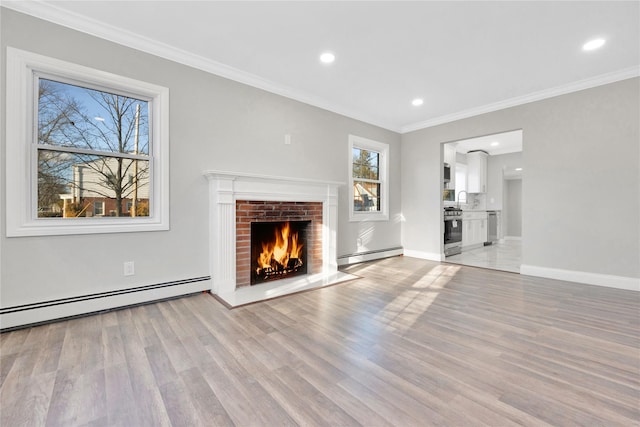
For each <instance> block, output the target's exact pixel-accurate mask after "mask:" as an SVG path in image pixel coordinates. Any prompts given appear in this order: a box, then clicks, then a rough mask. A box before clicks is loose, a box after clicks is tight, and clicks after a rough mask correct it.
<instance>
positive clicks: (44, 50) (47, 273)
mask: <svg viewBox="0 0 640 427" xmlns="http://www.w3.org/2000/svg"><path fill="white" fill-rule="evenodd" d="M1 13H2V16H1V40H2V63H3V64H4V62H5V59H6V46H12V47H15V48H18V49H24V50H28V51H31V52H35V53H39V54H43V55H48V56H51V57H55V58H58V59H62V60H65V61H70V62H74V63H77V64H81V65H85V66H89V67H93V68H97V69H100V70H104V71H108V72H112V73H116V74H120V75H123V76H126V77H131V78H135V79H139V80H144V81H148V82H150V83H154V84H159V85H162V86H166V87H168V88H169V90H170V116H171V122H170V191H171V195H170V196H171V203H170V209H171V230H170V231H167V232H148V233H121V234H107V235H88V236H54V237H33V238H31V237H29V238H24V237H22V238H6V230H5V224H4V223H3V224H2V238H1V240H0V243H1V250H0V255H1V264H0V265H1V283H2V305H3V306H4V307H6V306H12V305H16V304H25V303H31V302H34V301H43V300H50V299H53V298H62V297H68V296H73V295H83V294H89V293H93V292H100V291H106V290H114V289H120V288H128V287H132V286H138V285H146V284H155V283H159V282H165V281H170V280H180V279H187V278H193V277H201V276H206V275H209V274H210V271H209V256H210V254H209V248H208V242H207V239H208V222H207V221H208V200H207V188H208V187H207V185H208V183H207V180H206V179H205V178H204V176H203V171H205V170H207V169H219V170H227V171H237V172H251V173H258V174H269V175H279V176H291V177H301V178H310V179H322V180H332V181H340V182H344V183H346V182H347V181H348V176H347V164H348V161H349V153H348V135H349V134H355V135H359V136H362V137H365V138H369V139H373V140H377V141H381V142H386V143H389V144H390V187H389V188H390V205H389V214H390V220H389V221H386V222H371V223H351V222H349V220H348V211H347V206H348V200H347V193H348V192H347V187H346V185H345V186H344V187H342V188H341V189H340V200H339V220H338V222H339V229H338V255H341V254H351V253H355V252H357V251H358V248H357V246H356V241H357V239H358V237H359V236H360V235H362V234H365V233H370V234H371V235H372V236H374V240H373V242H372V243H370V244H369V245H368V247H367V248H366V250H378V249H387V248H391V247H397V246H400V244H401V242H400V236H401V231H400V229H401V223H400V220H399V218H400V214H401V211H400V179H399V177H400V135H399V134H396V133H394V132H390V131H387V130H384V129H381V128H378V127H375V126H372V125H368V124H365V123H362V122H359V121H356V120H352V119H349V118H346V117H343V116H340V115H337V114H334V113H331V112H328V111H325V110H321V109H319V108H315V107H311V106H309V105H305V104H302V103H300V102H296V101H293V100H290V99H287V98H284V97H281V96H277V95H274V94H271V93H268V92H265V91H262V90H258V89H255V88H252V87H249V86H246V85H243V84H239V83H236V82H233V81H230V80H227V79H224V78H220V77H217V76H215V75H211V74H209V73H206V72H203V71H199V70H196V69H193V68H189V67H186V66H183V65H180V64H177V63H174V62H171V61H168V60H164V59H161V58H158V57H155V56H152V55H148V54H144V53H141V52H139V51H135V50H132V49H129V48H127V47H124V46H121V45H117V44H114V43H111V42H108V41H105V40H101V39H98V38H94V37H92V36H89V35H87V34H83V33H79V32H76V31H73V30H70V29H68V28H65V27H61V26H58V25H54V24H51V23H49V22H45V21H41V20H38V19H35V18H32V17H29V16H26V15H22V14H19V13H17V12H14V11H11V10H7V9H4V8H3V9H1ZM1 72H2V93H5V90H4V89H5V85H6V80H5V67H4V65H2V70H1ZM2 102H3V104H4V102H5V101H4V98H3V101H2ZM6 107H7V108H11V106H6ZM4 123H5V117H4V114H3V115H2V128H3V129H4ZM285 134H291V137H292V144H291V145H284V135H285ZM2 138H3V139H2V158H3V159H4V158H5V156H4V153H5V145H6V141H5V140H4V132H3V133H2ZM4 185H6V182H5V183H4ZM4 185H3V188H2V193H3V194H2V199H3V200H4V190H5V187H4ZM129 260H133V261H135V269H136V275H135V276H131V277H123V262H124V261H129Z"/></svg>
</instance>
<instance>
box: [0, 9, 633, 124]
mask: <svg viewBox="0 0 640 427" xmlns="http://www.w3.org/2000/svg"><path fill="white" fill-rule="evenodd" d="M2 5H3V6H6V7H9V8H12V9H15V10H18V11H22V12H25V13H29V14H32V15H34V16H37V17H40V18H43V19H47V20H50V21H53V22H57V23H60V24H62V25H66V26H69V27H72V28H75V29H78V30H80V31H84V32H87V33H90V34H94V35H97V36H100V37H103V38H106V39H109V40H112V41H115V42H118V43H122V44H125V45H127V46H131V47H133V48H137V49H141V50H144V51H147V52H150V53H153V54H156V55H160V56H163V57H165V58H169V59H172V60H176V61H179V62H182V63H185V64H188V65H191V66H195V67H198V68H200V69H204V70H207V71H210V72H213V73H215V74H219V75H221V76H224V77H227V78H231V79H233V80H236V81H240V82H243V83H247V84H250V85H252V86H256V87H259V88H262V89H265V90H268V91H271V92H274V93H278V94H281V95H285V96H288V97H291V98H294V99H297V100H300V101H303V102H307V103H309V104H312V105H316V106H319V107H322V108H326V109H328V110H331V111H334V112H337V113H340V114H344V115H346V116H349V117H353V118H356V119H359V120H363V121H366V122H368V123H372V124H376V125H379V126H382V127H384V128H387V129H391V130H394V131H398V132H407V131H411V130H414V129H419V128H422V127H427V126H431V125H435V124H438V123H444V122H447V121H451V120H455V119H459V118H463V117H469V116H472V115H475V114H479V113H483V112H488V111H493V110H497V109H500V108H505V107H509V106H513V105H518V104H521V103H524V102H529V101H533V100H537V99H543V98H546V97H549V96H555V95H558V94H562V93H568V92H571V91H575V90H580V89H584V88H588V87H592V86H596V85H599V84H604V83H608V82H612V81H617V80H621V79H624V78H630V77H634V76H638V75H640V71H639V70H640V65H639V64H640V19H639V17H640V8H639V5H640V2H638V1H625V2H615V1H602V2H598V1H568V2H556V1H541V2H525V1H513V2H483V1H470V2H461V1H460V2H437V1H430V2H419V1H413V2H398V1H377V2H368V1H355V2H337V1H336V2H328V1H326V2H307V1H300V2H271V1H259V2H243V1H240V2H213V1H193V2H192V1H38V2H29V1H6V0H2ZM594 37H604V38H605V39H606V40H607V42H606V44H605V46H604V47H603V48H601V49H600V50H597V51H593V52H583V51H582V48H581V47H582V45H583V44H584V43H585V42H586V41H588V40H590V39H592V38H594ZM327 50H329V51H332V52H333V53H335V56H336V61H335V63H334V64H332V65H330V66H327V65H322V64H320V63H319V61H318V56H319V55H320V53H322V52H324V51H327ZM416 97H419V98H423V99H424V104H423V105H422V106H420V107H414V106H412V105H411V100H412V99H414V98H416Z"/></svg>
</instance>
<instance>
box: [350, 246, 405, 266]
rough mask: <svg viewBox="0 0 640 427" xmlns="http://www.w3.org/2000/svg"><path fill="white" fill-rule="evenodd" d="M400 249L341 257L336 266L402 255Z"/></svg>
mask: <svg viewBox="0 0 640 427" xmlns="http://www.w3.org/2000/svg"><path fill="white" fill-rule="evenodd" d="M403 252H404V251H403V249H402V248H393V249H383V250H380V251H371V252H363V253H359V254H349V255H342V256H340V257H338V265H348V264H357V263H359V262H365V261H374V260H376V259H382V258H389V257H392V256H398V255H402V254H403Z"/></svg>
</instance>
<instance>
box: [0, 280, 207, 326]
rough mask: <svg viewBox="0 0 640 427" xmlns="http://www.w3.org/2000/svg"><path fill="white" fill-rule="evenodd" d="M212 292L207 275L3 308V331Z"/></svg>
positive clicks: (0, 318)
mask: <svg viewBox="0 0 640 427" xmlns="http://www.w3.org/2000/svg"><path fill="white" fill-rule="evenodd" d="M210 289H211V278H210V277H208V276H207V277H200V278H195V279H187V280H180V281H174V282H168V283H161V284H157V285H148V286H140V287H138V288H131V289H124V290H118V291H113V292H103V293H97V294H91V295H80V296H77V297H71V298H65V299H60V300H52V301H42V302H38V303H32V304H23V305H18V306H13V307H4V308H2V309H0V330H7V329H13V328H17V327H22V326H27V325H34V324H39V323H45V322H50V321H54V320H57V319H64V318H67V317H74V316H79V315H84V314H90V313H96V312H101V311H105V310H111V309H115V308H119V307H126V306H131V305H137V304H143V303H147V302H152V301H156V300H162V299H166V298H172V297H177V296H181V295H187V294H191V293H195V292H200V291H208V290H210Z"/></svg>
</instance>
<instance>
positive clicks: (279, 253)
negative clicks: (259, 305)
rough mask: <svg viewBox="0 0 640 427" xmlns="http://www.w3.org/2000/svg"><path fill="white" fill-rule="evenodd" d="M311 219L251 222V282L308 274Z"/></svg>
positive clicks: (257, 282)
mask: <svg viewBox="0 0 640 427" xmlns="http://www.w3.org/2000/svg"><path fill="white" fill-rule="evenodd" d="M309 224H311V221H277V222H253V223H251V285H256V284H259V283H263V282H267V281H271V280H278V279H288V278H291V277H294V276H299V275H302V274H307V229H308V228H309Z"/></svg>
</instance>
